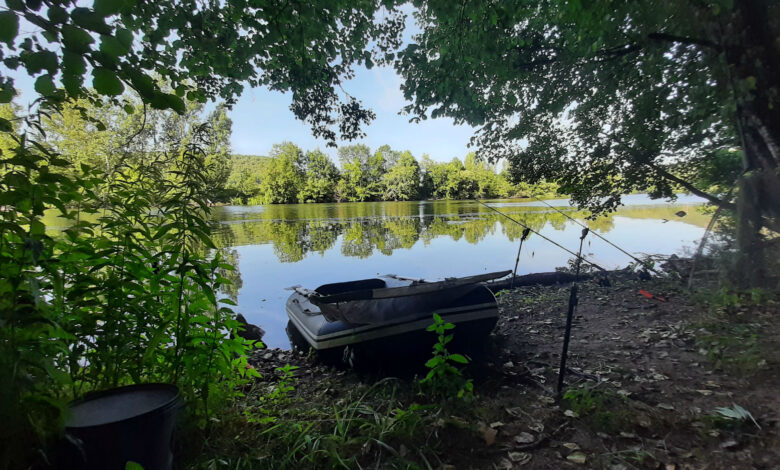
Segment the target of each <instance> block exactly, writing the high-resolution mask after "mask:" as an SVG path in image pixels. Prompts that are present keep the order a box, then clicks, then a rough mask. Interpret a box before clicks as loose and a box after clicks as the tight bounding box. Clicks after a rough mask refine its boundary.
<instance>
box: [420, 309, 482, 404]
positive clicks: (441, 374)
mask: <svg viewBox="0 0 780 470" xmlns="http://www.w3.org/2000/svg"><path fill="white" fill-rule="evenodd" d="M454 328H455V325H454V324H452V323H447V322H445V321H444V320H443V319H442V318H441V315H439V314H437V313H434V314H433V324H432V325H430V326H429V327H428V328H426V330H427V331H431V332H433V333H435V334H437V335H438V342H436V343H435V344H434V345H433V357H431V358H430V359H429V360H428V362H426V363H425V367H427V368H428V369H430V370H429V371H428V374H427V375H426V376H425V377H423V378H422V379H421V380H420V385H423V386H424V387H427V388H428V389H429V390H430V391H431V392H432V393H433V395H434V396H438V397H442V398H447V399H450V398H455V397H457V398H458V399H461V400H464V401H466V402H470V401H472V400H473V399H474V384H473V382H472V381H471V379H465V378H464V377H463V374H462V373H461V371H460V369H458V367H456V365H455V364H460V365H461V366H463V365H466V364H468V363H469V360H468V359H467V358H466V357H465V356H463V355H462V354H456V353H450V352H449V351H448V350H447V344H449V343H450V342H451V341H452V339H453V335H452V334H447V331H449V330H452V329H454Z"/></svg>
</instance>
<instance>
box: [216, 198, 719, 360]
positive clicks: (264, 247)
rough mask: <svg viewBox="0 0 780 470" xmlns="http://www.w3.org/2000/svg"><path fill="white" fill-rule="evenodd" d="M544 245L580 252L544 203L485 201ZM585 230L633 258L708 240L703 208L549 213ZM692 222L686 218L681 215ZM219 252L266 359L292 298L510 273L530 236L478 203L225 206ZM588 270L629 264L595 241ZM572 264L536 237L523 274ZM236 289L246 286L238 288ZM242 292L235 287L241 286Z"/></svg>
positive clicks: (635, 204)
mask: <svg viewBox="0 0 780 470" xmlns="http://www.w3.org/2000/svg"><path fill="white" fill-rule="evenodd" d="M486 202H487V203H488V204H490V205H491V206H493V207H495V208H496V209H498V210H500V211H502V212H504V213H506V214H508V215H510V216H512V217H513V218H516V219H517V220H520V221H521V222H523V223H524V224H526V225H528V226H530V227H531V228H532V229H534V230H536V231H538V232H540V233H541V234H543V235H544V236H546V237H548V238H550V239H552V240H555V241H556V242H558V243H559V244H561V245H563V246H565V247H567V248H568V249H570V250H572V251H576V250H577V246H578V243H579V236H580V233H581V230H582V228H581V227H580V226H578V225H577V224H575V223H574V222H572V221H570V220H568V219H567V218H566V217H564V216H563V215H561V214H560V213H558V212H557V211H555V210H553V209H550V208H549V207H547V206H545V205H544V204H542V203H540V202H538V201H528V200H495V201H486ZM547 202H548V203H549V204H552V205H553V206H555V207H556V208H558V209H560V210H563V211H566V213H567V214H568V215H570V216H571V217H573V218H575V219H577V220H579V221H581V222H583V223H586V224H587V225H588V226H589V227H590V228H591V229H592V230H594V231H596V232H598V233H599V234H601V235H602V236H604V237H606V238H607V239H609V240H610V241H611V242H613V243H615V244H616V245H618V246H620V247H621V248H623V249H624V250H626V251H628V252H629V253H633V254H636V255H641V254H644V253H652V254H672V253H678V254H679V253H683V252H684V251H685V250H691V249H692V247H694V246H695V244H696V243H697V242H698V240H699V239H700V238H701V236H702V235H703V233H704V229H705V227H706V225H707V222H708V220H709V217H708V216H706V215H704V214H702V213H700V211H699V206H700V205H701V204H702V200H700V199H698V198H695V197H692V196H686V195H681V196H679V198H678V200H677V201H676V202H675V203H671V204H670V203H667V202H665V201H653V200H650V199H649V198H647V197H646V196H644V195H630V196H626V197H625V199H624V202H625V204H626V205H625V206H623V207H621V208H620V209H619V210H618V211H617V212H616V213H614V214H610V215H609V216H606V217H601V218H599V219H597V220H586V216H587V213H585V212H581V211H576V210H575V209H574V208H572V207H570V206H569V204H568V202H567V200H565V199H556V200H549V201H547ZM679 211H684V212H685V214H686V215H684V216H683V217H680V216H678V215H676V213H677V212H679ZM213 217H214V219H215V220H216V221H218V222H219V224H218V229H217V231H216V233H215V238H216V242H217V245H218V246H220V247H223V250H224V251H225V253H226V255H227V256H228V257H229V258H230V259H232V260H233V261H234V262H235V263H236V264H237V266H238V272H239V273H240V282H237V284H238V285H237V286H236V289H235V290H234V291H233V292H231V293H230V294H231V295H232V296H233V297H234V298H235V300H236V301H237V303H238V306H237V307H235V311H237V312H240V313H242V314H244V316H245V317H246V318H247V320H249V321H250V322H251V323H255V324H257V325H260V326H261V327H263V328H264V329H265V330H266V332H267V333H266V337H265V342H266V343H267V344H268V346H270V347H279V348H289V347H290V344H289V341H288V339H287V335H286V333H285V329H284V328H285V326H286V324H287V315H286V314H285V306H284V304H285V300H286V298H287V296H288V295H289V294H290V292H289V291H288V290H285V288H286V287H290V286H293V285H302V286H304V287H307V288H315V287H317V286H319V285H321V284H325V283H330V282H339V281H347V280H355V279H362V278H368V277H373V276H376V275H378V274H388V273H390V274H398V275H402V276H408V277H419V278H426V279H440V278H443V277H451V276H462V275H469V274H478V273H484V272H490V271H500V270H504V269H512V267H513V265H514V261H515V255H516V253H517V247H518V243H519V240H520V236H521V234H522V231H523V228H522V227H520V226H519V225H517V224H515V223H513V222H511V221H509V220H508V219H506V218H504V217H502V216H500V215H498V214H496V213H495V212H492V211H491V210H490V209H488V208H486V207H484V206H481V205H479V204H478V203H476V202H474V201H421V202H418V201H414V202H375V203H374V202H368V203H341V204H288V205H273V206H224V207H217V208H214V212H213ZM583 252H584V253H585V254H586V257H587V258H588V259H591V260H592V261H593V262H595V263H598V264H599V265H601V266H603V267H605V268H607V269H612V268H617V267H623V266H625V265H627V264H628V263H629V262H631V259H630V258H629V257H628V256H626V255H625V254H623V253H621V252H620V251H618V250H617V249H615V248H614V247H612V246H610V245H608V244H607V243H605V242H604V241H602V240H599V239H598V238H596V237H593V236H589V237H588V238H587V239H586V243H585V248H584V250H583ZM571 257H572V256H571V255H570V254H569V253H567V252H565V251H563V250H562V249H560V248H558V247H556V246H554V245H552V244H550V243H549V242H546V241H544V240H543V239H542V238H541V237H539V236H536V235H533V234H532V235H531V236H530V238H529V239H528V240H527V242H526V243H525V245H524V246H523V253H522V256H521V258H520V265H519V268H518V274H527V273H534V272H544V271H552V270H554V268H555V267H557V266H564V265H566V264H567V262H568V261H569V259H570V258H571ZM236 278H238V276H236ZM237 280H238V279H237Z"/></svg>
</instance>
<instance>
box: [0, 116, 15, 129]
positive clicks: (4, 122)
mask: <svg viewBox="0 0 780 470" xmlns="http://www.w3.org/2000/svg"><path fill="white" fill-rule="evenodd" d="M13 130H14V126H13V125H12V124H11V121H9V120H8V119H5V118H0V132H13Z"/></svg>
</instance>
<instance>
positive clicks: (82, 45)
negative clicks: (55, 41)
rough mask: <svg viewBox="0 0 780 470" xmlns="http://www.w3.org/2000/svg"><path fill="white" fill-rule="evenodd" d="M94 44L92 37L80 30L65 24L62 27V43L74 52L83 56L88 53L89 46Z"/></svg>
mask: <svg viewBox="0 0 780 470" xmlns="http://www.w3.org/2000/svg"><path fill="white" fill-rule="evenodd" d="M93 42H95V40H94V39H93V38H92V36H91V35H90V34H89V33H88V32H86V31H84V30H83V29H81V28H77V27H76V26H73V25H70V24H66V25H64V26H63V27H62V43H63V44H65V47H67V48H68V49H71V50H72V51H74V52H78V53H81V54H84V53H86V52H89V51H90V49H91V48H90V45H91V44H92V43H93Z"/></svg>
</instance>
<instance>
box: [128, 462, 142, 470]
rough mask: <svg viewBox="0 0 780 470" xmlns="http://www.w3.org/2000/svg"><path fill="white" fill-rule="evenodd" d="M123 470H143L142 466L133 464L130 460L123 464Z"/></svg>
mask: <svg viewBox="0 0 780 470" xmlns="http://www.w3.org/2000/svg"><path fill="white" fill-rule="evenodd" d="M125 470H144V467H143V465H141V464H140V463H136V462H133V461H132V460H128V461H127V463H126V464H125Z"/></svg>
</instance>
